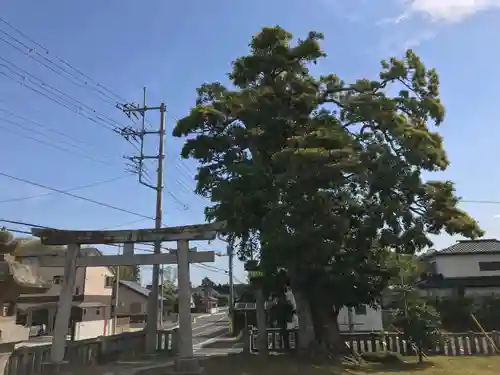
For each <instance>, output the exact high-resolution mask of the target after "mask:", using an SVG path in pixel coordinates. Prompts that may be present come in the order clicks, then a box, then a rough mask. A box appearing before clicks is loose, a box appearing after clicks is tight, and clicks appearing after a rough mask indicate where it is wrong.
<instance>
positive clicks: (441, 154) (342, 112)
mask: <svg viewBox="0 0 500 375" xmlns="http://www.w3.org/2000/svg"><path fill="white" fill-rule="evenodd" d="M322 39H323V35H322V34H321V33H318V32H310V33H309V34H308V35H307V37H306V38H305V39H302V40H298V41H297V42H296V43H294V42H293V38H292V35H291V34H290V33H289V32H287V31H286V30H284V29H283V28H281V27H278V26H276V27H267V28H264V29H262V31H261V32H260V33H258V34H257V35H255V36H254V37H253V38H252V40H251V42H250V45H249V46H250V53H249V54H248V55H246V56H242V57H239V58H237V59H236V60H235V61H234V62H233V70H232V72H230V74H229V78H230V80H231V83H232V87H225V86H224V85H222V84H221V83H219V82H214V83H206V84H203V85H201V86H200V87H199V88H198V91H197V99H196V103H195V106H194V107H193V108H192V109H191V111H190V113H189V114H188V115H187V116H186V117H184V118H182V119H181V120H179V121H178V122H177V124H176V127H175V129H174V132H173V134H174V136H177V137H183V136H187V137H188V139H187V141H186V143H185V145H184V147H183V150H182V156H183V157H185V158H188V157H191V158H194V159H196V160H197V161H198V162H199V169H198V174H197V189H196V191H197V193H198V194H200V195H202V196H205V197H208V198H210V199H211V201H212V203H213V205H212V206H211V207H209V208H207V209H206V215H207V218H208V219H209V220H225V221H226V222H227V230H228V232H229V233H230V234H231V235H233V236H235V237H238V238H240V239H241V241H240V244H241V245H240V249H239V255H240V257H242V258H247V257H248V256H249V254H251V253H253V254H255V255H256V256H258V257H260V261H261V265H262V266H263V267H264V268H266V269H268V270H270V271H274V270H276V269H279V268H283V269H286V270H287V272H288V275H289V277H290V280H291V282H292V285H293V286H292V287H293V288H299V289H300V288H302V289H303V290H310V291H312V292H311V293H308V296H309V299H310V302H311V304H312V306H315V307H316V308H315V311H316V312H319V311H325V310H328V309H329V308H331V306H335V311H337V312H338V310H339V309H340V308H341V307H343V306H345V305H348V306H355V305H358V304H363V303H377V302H378V300H379V298H380V293H381V291H382V289H383V288H384V287H385V286H387V283H388V282H389V280H390V278H391V277H393V276H394V274H395V270H394V267H392V266H391V263H390V262H389V261H388V259H389V257H390V255H391V252H398V253H406V254H413V253H414V252H415V251H418V250H421V249H423V248H425V247H427V246H429V245H431V244H432V241H431V240H430V238H429V235H430V234H439V233H441V232H442V231H445V232H447V233H449V234H461V235H463V236H465V237H470V238H475V237H477V236H481V235H482V231H481V229H480V228H479V226H478V224H477V222H476V221H475V220H474V219H472V218H471V217H470V216H468V215H467V213H466V212H464V211H462V210H461V209H460V208H459V207H458V206H457V205H458V203H459V198H458V197H457V196H456V195H455V190H454V185H453V183H452V182H451V181H437V180H436V181H433V180H424V178H423V173H424V172H436V171H443V170H445V169H446V168H447V166H448V164H449V161H448V158H447V156H446V153H445V150H444V148H443V139H442V137H441V136H440V135H439V134H438V132H437V127H439V126H440V125H442V124H443V121H444V115H445V110H444V106H443V105H442V103H441V101H440V98H439V78H438V74H437V72H436V71H435V70H434V69H427V68H426V67H425V65H424V64H423V63H422V61H421V60H420V58H419V57H418V56H417V55H416V54H415V53H414V52H413V51H411V50H408V51H407V52H406V54H405V56H404V58H402V59H397V58H390V59H389V60H387V61H382V63H381V71H380V74H379V76H378V77H377V78H371V79H367V78H362V79H359V80H357V81H355V82H353V83H346V82H344V81H343V80H342V79H341V78H340V77H339V76H337V75H336V74H333V73H332V74H326V75H322V76H318V77H316V76H314V75H313V74H312V73H311V71H310V68H311V67H312V66H313V65H314V64H317V63H318V62H319V61H320V60H322V59H324V58H325V57H326V54H325V53H324V51H323V50H322V49H321V46H320V41H321V40H322ZM332 291H334V292H332ZM320 307H321V308H320ZM325 314H329V312H325ZM324 318H325V319H326V316H325V317H324ZM316 319H320V317H319V316H317V317H316Z"/></svg>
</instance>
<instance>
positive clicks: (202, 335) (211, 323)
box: [193, 311, 229, 349]
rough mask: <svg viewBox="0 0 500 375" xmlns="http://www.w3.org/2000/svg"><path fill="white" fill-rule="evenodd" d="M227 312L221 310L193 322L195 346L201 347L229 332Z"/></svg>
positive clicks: (196, 347)
mask: <svg viewBox="0 0 500 375" xmlns="http://www.w3.org/2000/svg"><path fill="white" fill-rule="evenodd" d="M228 323H229V320H228V317H227V312H226V311H224V312H220V313H216V314H212V315H209V316H204V317H200V318H198V319H196V321H195V322H194V323H193V348H194V349H198V348H201V347H202V346H203V345H204V344H207V343H210V342H212V341H214V340H216V339H218V338H222V337H227V336H228V334H229V325H228Z"/></svg>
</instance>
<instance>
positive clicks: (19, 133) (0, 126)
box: [0, 72, 112, 166]
mask: <svg viewBox="0 0 500 375" xmlns="http://www.w3.org/2000/svg"><path fill="white" fill-rule="evenodd" d="M0 74H1V72H0ZM0 122H7V123H9V124H12V125H15V126H17V127H19V128H21V129H25V130H28V131H32V132H34V133H37V134H41V135H44V136H47V135H46V134H43V133H42V132H39V131H36V130H33V129H27V128H26V127H24V126H23V125H21V124H18V123H15V122H13V121H10V120H7V119H2V118H0ZM0 128H1V129H3V130H4V131H7V132H9V133H12V134H15V135H17V136H19V137H21V138H25V139H29V140H30V141H33V142H36V143H40V144H43V145H45V146H48V147H51V148H54V149H57V150H59V151H62V152H65V153H69V154H72V155H77V156H80V157H83V158H85V159H88V160H91V161H93V162H96V163H99V164H104V165H107V166H110V165H111V166H112V164H110V163H109V162H106V161H104V160H101V159H97V158H94V157H93V156H92V155H88V154H85V153H75V151H72V150H70V149H67V148H65V147H62V146H59V145H57V144H55V143H51V142H47V141H45V140H43V139H38V138H35V137H32V136H31V135H28V134H25V133H22V132H18V131H15V130H14V129H12V128H10V127H7V126H3V125H0Z"/></svg>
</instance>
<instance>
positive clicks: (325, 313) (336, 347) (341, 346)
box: [308, 293, 352, 357]
mask: <svg viewBox="0 0 500 375" xmlns="http://www.w3.org/2000/svg"><path fill="white" fill-rule="evenodd" d="M319 294H321V293H319ZM308 300H309V304H310V309H311V316H312V320H313V326H314V333H315V339H316V340H315V342H314V344H313V350H314V351H315V352H317V353H316V354H319V355H327V356H328V357H339V356H343V355H352V351H351V350H350V349H349V348H348V347H347V345H346V343H345V341H344V340H343V339H342V337H341V336H340V329H339V323H338V311H335V310H334V308H333V303H331V301H328V298H325V296H324V295H318V293H310V294H309V298H308Z"/></svg>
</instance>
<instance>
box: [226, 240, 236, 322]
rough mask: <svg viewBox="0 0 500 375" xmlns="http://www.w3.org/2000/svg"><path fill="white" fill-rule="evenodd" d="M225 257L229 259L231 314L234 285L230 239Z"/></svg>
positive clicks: (232, 251) (231, 243)
mask: <svg viewBox="0 0 500 375" xmlns="http://www.w3.org/2000/svg"><path fill="white" fill-rule="evenodd" d="M227 255H228V257H229V313H232V312H233V307H234V284H233V257H234V239H231V240H230V241H229V243H228V245H227Z"/></svg>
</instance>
